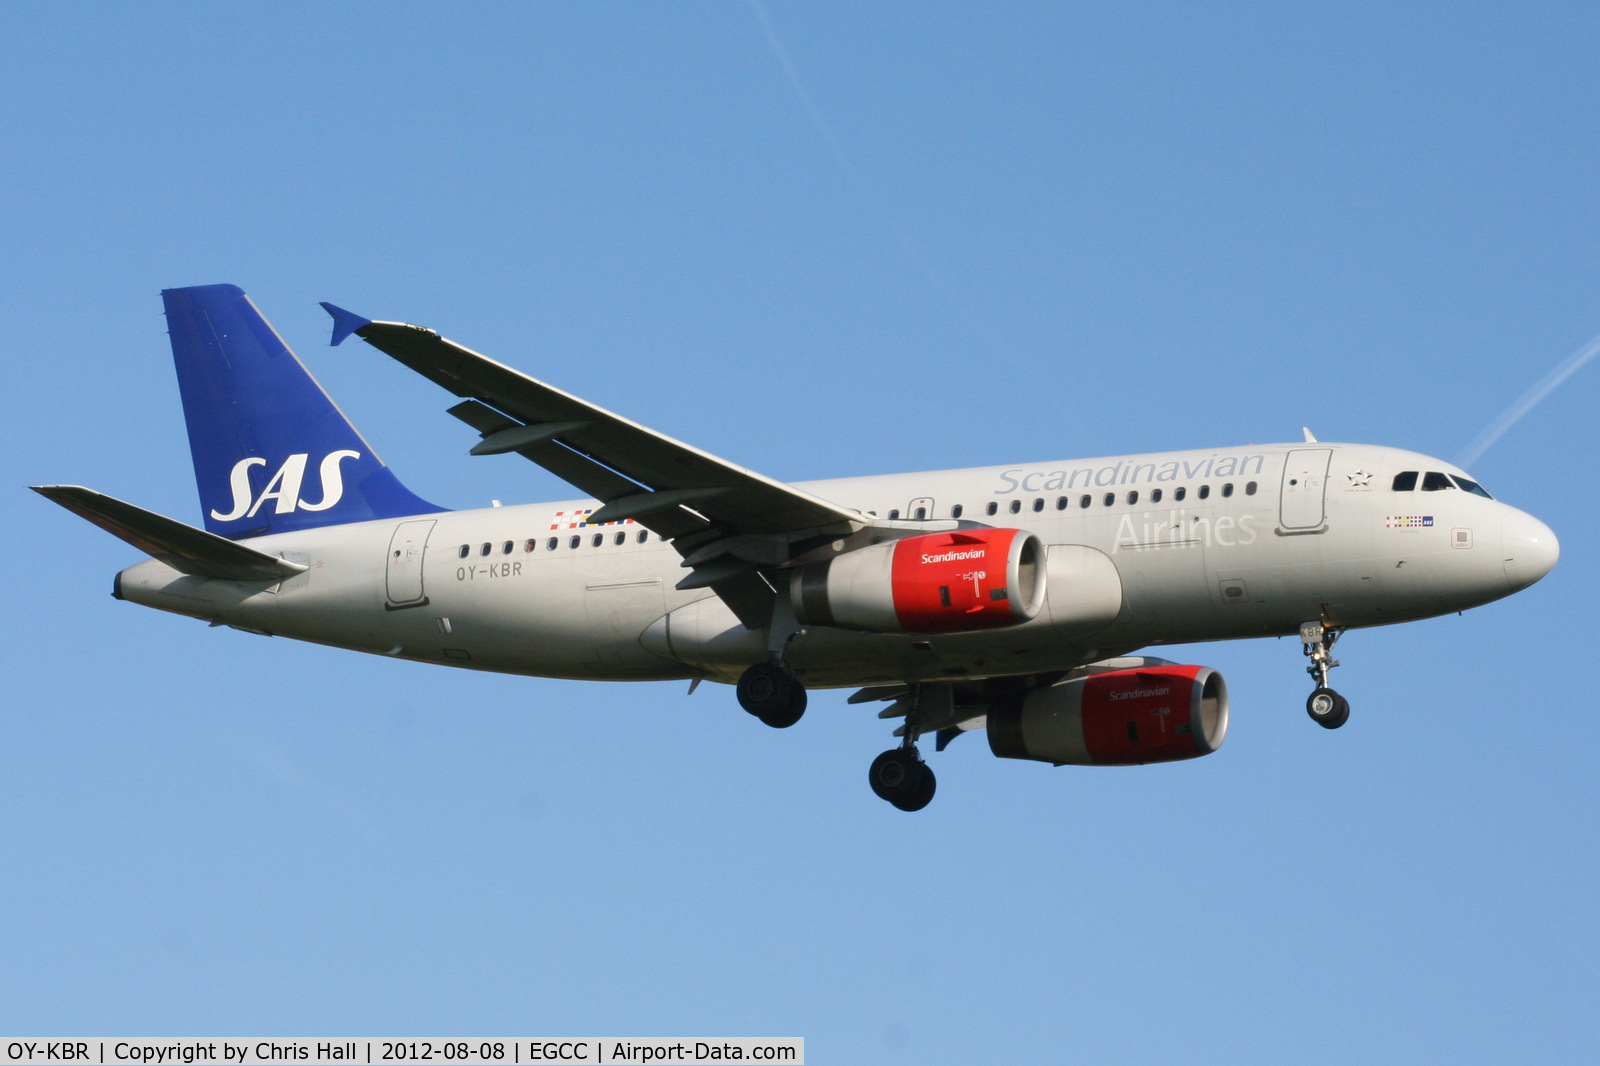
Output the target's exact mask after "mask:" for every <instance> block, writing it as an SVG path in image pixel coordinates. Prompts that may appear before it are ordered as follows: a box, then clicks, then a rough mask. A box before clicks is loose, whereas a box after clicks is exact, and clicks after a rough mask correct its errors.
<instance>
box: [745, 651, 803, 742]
mask: <svg viewBox="0 0 1600 1066" xmlns="http://www.w3.org/2000/svg"><path fill="white" fill-rule="evenodd" d="M738 694H739V706H741V707H743V708H744V709H745V710H747V711H749V712H750V713H751V714H753V715H755V716H756V717H757V718H759V719H761V720H762V721H763V722H765V723H766V724H767V725H770V726H772V727H773V728H774V729H787V728H789V727H790V726H792V725H794V724H795V723H796V722H798V721H799V720H800V716H801V715H802V714H805V713H806V689H805V686H804V685H802V684H801V683H800V682H799V681H797V680H795V677H794V675H793V674H791V673H789V671H787V670H785V669H784V668H783V667H781V666H779V665H778V664H777V663H756V664H755V665H754V666H752V667H750V668H749V669H748V670H746V671H745V672H744V673H743V674H742V675H741V676H740V677H739V687H738Z"/></svg>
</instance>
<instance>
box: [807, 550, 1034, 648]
mask: <svg viewBox="0 0 1600 1066" xmlns="http://www.w3.org/2000/svg"><path fill="white" fill-rule="evenodd" d="M1044 586H1045V577H1044V547H1043V545H1042V544H1040V542H1039V538H1038V537H1036V536H1034V535H1033V534H1032V533H1025V532H1023V531H1022V530H1020V529H963V530H958V531H956V532H952V533H925V534H922V535H920V536H915V537H906V538H904V539H902V540H896V541H891V542H889V543H887V544H874V545H871V546H870V547H866V548H858V549H856V550H855V551H851V552H846V553H844V554H843V555H838V556H835V557H834V558H832V559H829V560H827V561H825V562H820V563H809V564H807V565H805V566H802V567H798V568H796V570H795V571H794V573H793V575H792V576H791V578H790V581H789V596H790V601H791V602H792V604H793V605H794V613H795V617H796V618H797V619H798V620H799V621H800V623H801V624H802V625H822V626H841V627H844V628H846V629H865V630H869V631H872V632H876V633H958V632H962V631H965V630H973V629H996V628H999V627H1001V626H1014V625H1019V624H1021V623H1023V622H1027V621H1030V620H1031V619H1032V618H1034V616H1036V615H1037V614H1038V613H1039V608H1040V607H1041V606H1042V605H1043V604H1044V592H1045V587H1044Z"/></svg>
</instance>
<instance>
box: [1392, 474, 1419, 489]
mask: <svg viewBox="0 0 1600 1066" xmlns="http://www.w3.org/2000/svg"><path fill="white" fill-rule="evenodd" d="M1416 487H1417V472H1416V471H1415V470H1402V471H1400V473H1398V474H1396V475H1395V476H1394V491H1396V492H1411V491H1413V490H1414V489H1415V488H1416Z"/></svg>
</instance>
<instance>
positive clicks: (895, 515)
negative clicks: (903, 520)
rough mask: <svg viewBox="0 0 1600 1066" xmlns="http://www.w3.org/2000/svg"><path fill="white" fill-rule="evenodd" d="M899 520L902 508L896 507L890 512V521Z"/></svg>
mask: <svg viewBox="0 0 1600 1066" xmlns="http://www.w3.org/2000/svg"><path fill="white" fill-rule="evenodd" d="M899 520H900V508H898V507H896V508H895V509H894V510H892V511H890V512H889V521H891V522H898V521H899Z"/></svg>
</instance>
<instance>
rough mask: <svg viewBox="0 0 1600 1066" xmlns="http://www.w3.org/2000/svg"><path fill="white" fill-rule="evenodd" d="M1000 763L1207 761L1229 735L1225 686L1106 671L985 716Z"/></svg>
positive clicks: (1184, 673) (1158, 673)
mask: <svg viewBox="0 0 1600 1066" xmlns="http://www.w3.org/2000/svg"><path fill="white" fill-rule="evenodd" d="M988 719H989V726H988V728H989V749H990V750H991V751H993V752H994V753H995V754H996V755H998V756H1000V757H1001V758H1002V759H1037V760H1039V761H1040V762H1048V763H1055V764H1056V765H1058V766H1059V765H1061V764H1062V763H1074V764H1076V765H1080V766H1131V765H1135V764H1138V763H1147V762H1174V761H1176V760H1178V759H1193V758H1197V757H1198V756H1201V755H1210V754H1211V753H1212V752H1214V751H1216V750H1217V749H1218V748H1220V747H1222V740H1223V738H1224V737H1225V736H1227V735H1228V686H1227V685H1225V684H1224V683H1223V681H1222V675H1221V674H1219V673H1217V672H1216V671H1215V670H1213V669H1211V668H1210V667H1209V666H1177V665H1173V666H1156V667H1146V668H1142V669H1138V670H1113V671H1110V672H1108V673H1103V674H1093V675H1091V676H1089V677H1081V678H1078V679H1076V680H1073V681H1063V682H1061V683H1059V684H1056V685H1052V686H1050V687H1049V688H1041V689H1034V690H1033V691H1032V692H1029V693H1028V694H1027V695H1026V696H1024V697H1021V698H1017V699H1014V700H1010V701H1004V702H1002V703H1000V704H999V705H998V706H991V707H990V708H989V716H988Z"/></svg>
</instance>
